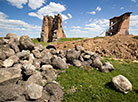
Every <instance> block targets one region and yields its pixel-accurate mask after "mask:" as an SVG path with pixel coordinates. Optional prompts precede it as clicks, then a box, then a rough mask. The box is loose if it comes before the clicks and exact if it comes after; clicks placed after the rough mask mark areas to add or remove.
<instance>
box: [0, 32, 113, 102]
mask: <svg viewBox="0 0 138 102" xmlns="http://www.w3.org/2000/svg"><path fill="white" fill-rule="evenodd" d="M70 65H74V66H77V67H96V68H97V69H98V70H100V71H102V72H110V71H112V70H113V69H114V67H113V66H112V65H111V64H110V63H109V62H105V63H104V64H103V63H102V62H101V57H100V56H98V55H96V54H95V53H93V52H91V51H86V50H84V48H83V47H81V46H75V48H73V49H68V50H66V51H63V50H56V48H55V47H54V46H52V45H51V46H48V47H47V48H46V47H45V46H42V45H40V44H35V43H33V42H32V40H31V39H30V38H29V37H28V36H21V37H18V36H16V35H15V34H7V35H6V37H4V38H3V39H2V40H0V94H1V95H0V102H5V101H21V102H26V101H28V102H30V101H34V102H60V101H61V100H62V98H63V95H64V92H63V89H62V87H61V86H60V84H59V83H57V82H56V81H55V80H56V77H57V73H58V72H59V70H58V69H66V68H68V66H70Z"/></svg>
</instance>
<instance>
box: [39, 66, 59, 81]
mask: <svg viewBox="0 0 138 102" xmlns="http://www.w3.org/2000/svg"><path fill="white" fill-rule="evenodd" d="M41 70H42V75H43V77H44V78H45V79H46V80H47V81H54V80H56V77H57V74H56V71H55V69H53V66H51V65H43V66H42V67H41Z"/></svg>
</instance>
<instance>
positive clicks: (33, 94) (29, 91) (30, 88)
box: [25, 83, 43, 100]
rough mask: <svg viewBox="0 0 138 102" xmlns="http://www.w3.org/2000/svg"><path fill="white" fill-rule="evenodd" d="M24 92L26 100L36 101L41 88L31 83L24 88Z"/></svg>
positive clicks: (39, 96)
mask: <svg viewBox="0 0 138 102" xmlns="http://www.w3.org/2000/svg"><path fill="white" fill-rule="evenodd" d="M25 90H26V98H27V99H28V98H29V99H34V100H36V99H39V98H41V96H42V90H43V87H42V86H40V85H38V84H35V83H31V84H29V85H26V86H25Z"/></svg>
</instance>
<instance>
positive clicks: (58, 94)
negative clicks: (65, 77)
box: [45, 82, 64, 102]
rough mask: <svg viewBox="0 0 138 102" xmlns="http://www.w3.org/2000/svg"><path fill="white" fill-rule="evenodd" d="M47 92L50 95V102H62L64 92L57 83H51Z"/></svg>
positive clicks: (46, 88)
mask: <svg viewBox="0 0 138 102" xmlns="http://www.w3.org/2000/svg"><path fill="white" fill-rule="evenodd" d="M45 90H46V91H47V92H48V93H50V95H51V97H50V100H49V101H50V102H61V100H62V98H63V95H64V92H63V89H62V87H61V86H60V85H59V84H58V83H57V82H49V83H48V84H47V85H46V87H45Z"/></svg>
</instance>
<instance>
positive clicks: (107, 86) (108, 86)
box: [105, 82, 115, 90]
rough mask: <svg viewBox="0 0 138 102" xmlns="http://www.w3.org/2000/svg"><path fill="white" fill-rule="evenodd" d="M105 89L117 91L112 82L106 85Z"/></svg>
mask: <svg viewBox="0 0 138 102" xmlns="http://www.w3.org/2000/svg"><path fill="white" fill-rule="evenodd" d="M105 88H107V89H112V90H115V88H114V86H113V84H112V83H111V82H108V83H106V84H105Z"/></svg>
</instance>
